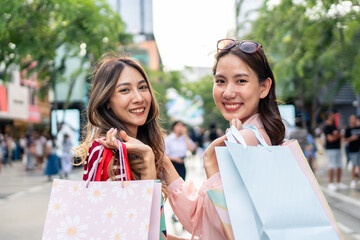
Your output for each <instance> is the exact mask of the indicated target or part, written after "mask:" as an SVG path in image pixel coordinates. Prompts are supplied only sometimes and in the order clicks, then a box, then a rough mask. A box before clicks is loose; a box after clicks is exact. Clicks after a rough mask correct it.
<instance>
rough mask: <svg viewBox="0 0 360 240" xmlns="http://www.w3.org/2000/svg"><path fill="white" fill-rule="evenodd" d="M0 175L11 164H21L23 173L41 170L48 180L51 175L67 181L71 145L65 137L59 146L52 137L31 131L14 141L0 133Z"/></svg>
mask: <svg viewBox="0 0 360 240" xmlns="http://www.w3.org/2000/svg"><path fill="white" fill-rule="evenodd" d="M0 146H1V147H0V173H1V171H5V169H4V167H7V166H9V167H11V166H12V163H13V161H22V163H23V165H24V168H25V170H26V171H34V170H40V171H44V175H46V176H47V177H48V180H49V181H50V180H51V179H52V177H53V176H54V175H59V177H60V178H64V177H65V178H67V177H68V175H69V173H70V172H71V169H72V167H73V164H72V163H73V153H72V150H71V148H72V142H71V139H70V136H69V135H68V134H64V135H63V136H62V142H61V143H58V142H57V140H56V139H55V137H54V136H52V135H51V134H46V133H43V132H39V131H35V130H34V131H31V132H29V133H27V134H24V135H22V136H21V137H20V138H18V139H15V138H14V137H13V136H11V135H10V134H9V133H5V134H0Z"/></svg>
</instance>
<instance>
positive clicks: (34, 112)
mask: <svg viewBox="0 0 360 240" xmlns="http://www.w3.org/2000/svg"><path fill="white" fill-rule="evenodd" d="M27 120H28V121H29V122H32V123H39V122H41V117H40V108H39V107H38V106H34V105H29V114H28V119H27Z"/></svg>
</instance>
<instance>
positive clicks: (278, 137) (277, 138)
mask: <svg viewBox="0 0 360 240" xmlns="http://www.w3.org/2000/svg"><path fill="white" fill-rule="evenodd" d="M227 54H234V55H236V56H238V57H239V58H240V59H241V60H242V61H243V62H245V63H246V65H248V66H249V67H250V68H251V69H252V70H253V71H254V72H255V73H256V74H257V77H258V80H259V83H262V82H264V81H265V80H266V79H267V78H271V80H272V83H271V88H270V91H269V94H268V95H267V96H266V97H265V98H263V99H260V101H259V106H258V110H259V115H260V119H261V121H262V122H263V124H264V127H265V130H266V132H267V133H268V135H269V137H270V140H271V143H272V145H279V144H281V143H282V142H283V140H284V137H285V126H284V124H283V122H282V119H281V116H280V111H279V108H278V102H277V99H276V94H275V77H274V74H273V72H272V70H271V68H270V66H269V63H268V60H267V58H266V56H265V53H264V51H263V49H262V48H260V49H259V50H258V51H257V52H255V53H252V54H248V53H244V52H243V51H241V50H240V48H239V47H238V46H235V47H233V48H231V49H229V50H222V51H220V52H218V53H217V54H216V55H215V59H216V61H215V64H214V66H213V74H214V75H215V73H216V68H217V65H218V63H219V60H220V59H221V58H222V57H223V56H225V55H227Z"/></svg>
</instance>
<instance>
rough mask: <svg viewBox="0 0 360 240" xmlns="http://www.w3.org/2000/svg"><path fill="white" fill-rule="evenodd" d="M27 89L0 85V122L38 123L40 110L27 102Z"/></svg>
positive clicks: (15, 85)
mask: <svg viewBox="0 0 360 240" xmlns="http://www.w3.org/2000/svg"><path fill="white" fill-rule="evenodd" d="M29 94H30V93H29V88H28V87H26V86H20V85H17V84H14V83H8V84H7V85H6V86H4V85H0V120H1V119H4V120H23V121H26V122H29V123H40V122H41V117H40V109H39V106H37V105H31V104H30V102H29V99H30V95H29Z"/></svg>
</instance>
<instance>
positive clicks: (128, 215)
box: [125, 208, 137, 222]
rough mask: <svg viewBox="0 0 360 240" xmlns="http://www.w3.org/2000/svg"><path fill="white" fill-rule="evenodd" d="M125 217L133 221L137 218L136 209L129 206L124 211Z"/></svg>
mask: <svg viewBox="0 0 360 240" xmlns="http://www.w3.org/2000/svg"><path fill="white" fill-rule="evenodd" d="M125 219H126V220H127V221H129V222H135V221H136V219H137V211H136V209H134V208H130V209H129V210H127V211H126V214H125Z"/></svg>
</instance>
